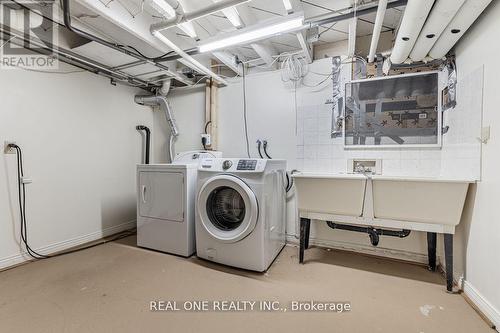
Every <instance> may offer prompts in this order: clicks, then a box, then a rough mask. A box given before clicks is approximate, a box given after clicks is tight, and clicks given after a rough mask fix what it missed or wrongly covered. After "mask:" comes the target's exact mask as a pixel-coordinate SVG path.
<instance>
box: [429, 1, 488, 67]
mask: <svg viewBox="0 0 500 333" xmlns="http://www.w3.org/2000/svg"><path fill="white" fill-rule="evenodd" d="M490 2H491V0H467V1H466V2H465V3H464V4H463V6H462V7H461V8H460V9H459V11H458V13H457V14H456V15H455V17H454V18H453V20H451V22H450V24H448V26H447V27H446V29H445V30H444V32H443V33H442V34H441V36H440V37H439V39H438V40H437V42H436V43H435V44H434V46H433V47H432V49H431V50H430V52H429V56H430V57H431V58H433V59H440V58H443V57H444V56H446V54H447V53H448V51H450V50H451V48H452V47H453V45H455V44H456V43H457V42H458V40H459V39H460V38H461V37H462V36H463V35H464V34H465V32H466V31H467V29H469V28H470V26H471V25H472V23H474V21H475V20H476V19H477V18H478V17H479V15H481V13H482V12H483V11H484V10H485V9H486V7H487V6H488V5H489V4H490Z"/></svg>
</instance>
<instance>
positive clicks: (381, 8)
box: [368, 0, 387, 63]
mask: <svg viewBox="0 0 500 333" xmlns="http://www.w3.org/2000/svg"><path fill="white" fill-rule="evenodd" d="M386 9H387V0H380V1H379V3H378V9H377V16H376V17H375V24H374V26H373V35H372V42H371V44H370V53H369V54H368V62H369V63H372V62H373V61H374V60H375V53H377V46H378V40H379V39H380V32H381V31H382V25H383V23H384V16H385V11H386Z"/></svg>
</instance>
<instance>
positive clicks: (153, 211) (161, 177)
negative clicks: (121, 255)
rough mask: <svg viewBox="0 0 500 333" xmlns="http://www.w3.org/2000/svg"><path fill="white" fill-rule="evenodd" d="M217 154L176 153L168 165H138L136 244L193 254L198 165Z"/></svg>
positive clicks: (197, 152) (218, 153) (182, 253)
mask: <svg viewBox="0 0 500 333" xmlns="http://www.w3.org/2000/svg"><path fill="white" fill-rule="evenodd" d="M214 156H215V157H220V156H222V154H221V153H220V152H213V151H190V152H184V153H179V154H177V156H176V157H175V159H174V162H173V163H171V164H140V165H138V166H137V245H138V246H141V247H145V248H149V249H153V250H157V251H162V252H167V253H173V254H177V255H181V256H185V257H188V256H190V255H192V254H193V253H194V252H195V236H194V229H195V226H194V223H195V218H194V216H195V199H196V185H197V180H198V162H199V161H200V160H203V159H204V158H207V157H214Z"/></svg>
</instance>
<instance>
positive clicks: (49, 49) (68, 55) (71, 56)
mask: <svg viewBox="0 0 500 333" xmlns="http://www.w3.org/2000/svg"><path fill="white" fill-rule="evenodd" d="M0 37H1V39H4V40H10V42H11V43H13V44H15V45H18V46H20V47H23V48H26V49H28V50H31V51H34V52H35V53H39V54H44V55H47V56H52V57H55V58H56V59H58V60H61V61H63V62H65V63H68V64H70V65H73V66H76V67H78V68H82V69H84V70H88V71H89V72H92V73H94V74H98V75H102V76H105V77H107V78H109V79H111V80H113V81H114V82H122V83H125V84H127V85H131V86H135V87H141V88H144V89H146V90H149V89H150V88H153V87H158V86H157V85H154V84H151V83H149V82H146V81H144V80H141V79H138V78H135V77H133V76H131V75H129V74H127V73H124V72H121V71H120V70H117V69H114V68H111V67H109V66H107V65H104V64H101V63H99V62H97V61H94V60H91V59H89V58H87V57H84V56H82V55H79V54H77V53H74V52H72V51H69V50H66V49H64V48H62V47H58V46H56V45H53V44H51V43H48V42H46V41H42V40H39V41H37V40H35V39H33V38H31V37H30V36H26V35H25V34H24V33H21V32H16V31H14V30H13V29H9V30H8V31H7V30H5V28H4V26H3V25H1V24H0ZM14 37H15V38H14ZM26 45H30V46H36V48H30V47H26Z"/></svg>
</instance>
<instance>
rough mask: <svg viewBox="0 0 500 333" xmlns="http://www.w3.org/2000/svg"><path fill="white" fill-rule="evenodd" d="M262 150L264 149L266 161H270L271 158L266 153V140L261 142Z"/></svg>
mask: <svg viewBox="0 0 500 333" xmlns="http://www.w3.org/2000/svg"><path fill="white" fill-rule="evenodd" d="M262 148H264V155H266V157H267V158H268V159H270V160H272V159H273V158H272V157H271V156H269V154H268V153H267V140H264V141H262Z"/></svg>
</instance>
